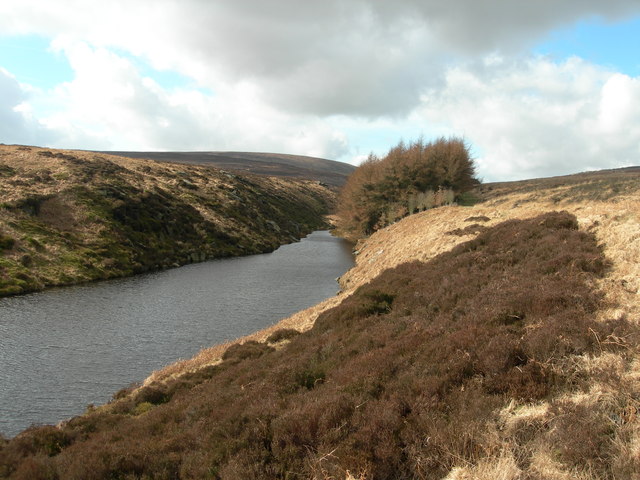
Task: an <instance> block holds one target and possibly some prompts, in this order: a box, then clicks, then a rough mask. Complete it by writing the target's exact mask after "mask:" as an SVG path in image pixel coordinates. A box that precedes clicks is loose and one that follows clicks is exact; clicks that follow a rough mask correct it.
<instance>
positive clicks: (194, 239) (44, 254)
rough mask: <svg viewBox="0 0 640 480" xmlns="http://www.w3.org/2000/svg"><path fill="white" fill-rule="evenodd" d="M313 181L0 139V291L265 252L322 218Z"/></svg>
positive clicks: (326, 205) (326, 195)
mask: <svg viewBox="0 0 640 480" xmlns="http://www.w3.org/2000/svg"><path fill="white" fill-rule="evenodd" d="M333 202H334V193H333V192H332V191H330V190H329V189H327V188H325V187H324V186H322V185H320V184H319V183H318V182H314V181H301V180H290V179H283V178H277V177H263V176H240V175H236V174H231V173H228V172H224V171H222V170H218V169H215V168H210V167H203V166H194V165H179V164H169V163H162V164H160V163H157V162H154V161H151V160H144V159H130V158H120V157H115V156H109V155H103V154H95V153H90V152H78V151H61V150H50V149H42V148H36V147H15V146H4V145H2V146H0V296H2V295H10V294H16V293H24V292H29V291H34V290H40V289H42V288H46V287H49V286H55V285H67V284H72V283H79V282H84V281H90V280H98V279H106V278H113V277H121V276H126V275H131V274H134V273H139V272H145V271H149V270H153V269H160V268H167V267H171V266H176V265H182V264H185V263H191V262H197V261H203V260H206V259H210V258H219V257H227V256H234V255H247V254H253V253H263V252H268V251H271V250H273V249H275V248H277V247H278V246H279V245H281V244H283V243H289V242H291V241H294V240H295V239H298V238H300V237H301V236H303V235H305V234H307V233H309V232H310V231H313V230H315V229H318V228H323V227H326V223H325V221H324V218H323V216H324V215H325V214H326V213H328V211H329V209H330V208H331V206H332V204H333Z"/></svg>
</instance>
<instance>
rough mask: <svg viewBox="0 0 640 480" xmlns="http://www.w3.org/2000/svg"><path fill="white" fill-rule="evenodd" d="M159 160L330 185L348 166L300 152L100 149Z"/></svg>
mask: <svg viewBox="0 0 640 480" xmlns="http://www.w3.org/2000/svg"><path fill="white" fill-rule="evenodd" d="M102 153H111V154H113V155H119V156H123V157H129V158H148V159H152V160H156V161H159V162H171V163H187V164H194V165H209V166H214V167H217V168H223V169H226V170H232V171H238V172H244V173H252V174H259V175H276V176H280V177H292V178H298V179H306V180H316V181H319V182H322V183H326V184H327V185H331V186H333V187H337V186H342V185H344V183H345V181H346V179H347V177H348V176H349V174H350V173H351V172H352V171H353V170H354V169H355V167H353V166H352V165H349V164H347V163H343V162H336V161H334V160H326V159H324V158H317V157H308V156H304V155H289V154H281V153H258V152H120V151H118V152H102Z"/></svg>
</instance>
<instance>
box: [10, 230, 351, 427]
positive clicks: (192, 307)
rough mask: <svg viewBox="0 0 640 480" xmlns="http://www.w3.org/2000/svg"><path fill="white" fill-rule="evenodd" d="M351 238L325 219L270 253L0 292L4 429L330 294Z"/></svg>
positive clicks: (92, 398) (105, 396)
mask: <svg viewBox="0 0 640 480" xmlns="http://www.w3.org/2000/svg"><path fill="white" fill-rule="evenodd" d="M351 248H352V245H351V244H349V243H348V242H346V241H345V240H342V239H339V238H336V237H333V236H331V235H330V234H329V232H325V231H320V232H314V233H312V234H311V235H309V236H308V237H306V238H304V239H302V241H301V242H298V243H292V244H288V245H284V246H282V247H280V248H279V249H277V250H276V251H274V252H272V253H268V254H263V255H253V256H247V257H234V258H230V259H223V260H212V261H208V262H204V263H198V264H192V265H187V266H183V267H180V268H176V269H171V270H164V271H160V272H154V273H149V274H144V275H138V276H135V277H128V278H123V279H117V280H108V281H104V282H99V283H91V284H83V285H78V286H73V287H64V288H58V289H52V290H48V291H44V292H39V293H33V294H28V295H24V296H19V297H8V298H3V299H0V346H1V347H2V348H1V351H0V386H1V387H2V388H1V389H0V390H1V391H0V412H1V413H0V433H2V434H3V435H5V436H6V435H15V434H16V433H18V432H19V431H21V430H22V429H24V428H26V427H28V426H29V425H31V424H32V423H35V424H42V423H56V422H58V421H60V420H63V419H65V418H68V417H70V416H73V415H77V414H79V413H82V412H83V411H84V409H85V408H86V406H87V405H88V404H102V403H105V402H106V401H108V400H109V398H110V397H111V395H112V394H113V393H114V392H116V391H117V390H119V389H120V388H123V387H126V386H127V385H129V384H131V383H132V382H136V381H140V380H142V379H144V378H146V377H147V376H148V375H149V374H150V373H151V372H152V371H154V370H157V369H159V368H161V367H163V366H164V365H167V364H170V363H173V362H175V361H177V360H178V359H180V358H189V357H191V356H193V355H194V354H195V353H197V352H198V351H199V350H200V349H201V348H203V347H208V346H211V345H215V344H218V343H222V342H224V341H226V340H231V339H234V338H238V337H241V336H244V335H248V334H250V333H253V332H255V331H257V330H260V329H262V328H265V327H268V326H270V325H272V324H274V323H276V322H277V321H278V320H280V319H282V318H285V317H288V316H289V315H291V314H293V313H295V312H297V311H299V310H302V309H304V308H307V307H310V306H312V305H315V304H317V303H319V302H320V301H322V300H324V299H325V298H328V297H331V296H333V295H334V294H335V293H336V292H337V291H338V289H339V286H338V285H337V283H336V281H335V279H336V278H337V277H339V276H341V275H342V274H344V272H345V271H346V270H348V269H349V268H351V266H353V257H352V255H351Z"/></svg>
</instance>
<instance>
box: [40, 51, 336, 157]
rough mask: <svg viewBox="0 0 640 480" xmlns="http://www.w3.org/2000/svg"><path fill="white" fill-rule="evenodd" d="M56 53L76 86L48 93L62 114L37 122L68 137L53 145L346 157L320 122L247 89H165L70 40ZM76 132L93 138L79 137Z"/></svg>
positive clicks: (117, 59)
mask: <svg viewBox="0 0 640 480" xmlns="http://www.w3.org/2000/svg"><path fill="white" fill-rule="evenodd" d="M57 48H59V49H61V50H62V51H64V52H65V54H66V56H67V57H68V59H69V62H70V65H71V67H72V69H73V71H74V79H73V80H72V81H70V82H66V83H63V84H61V85H59V86H58V87H56V88H55V89H54V91H53V92H48V93H47V98H48V101H49V102H52V101H55V102H56V103H57V104H58V105H59V106H60V108H59V109H54V111H55V113H54V114H52V115H50V116H48V117H46V118H43V123H45V124H46V125H47V126H49V127H50V128H51V129H54V130H57V131H66V132H68V134H67V135H66V136H65V137H62V138H59V139H57V140H56V141H55V142H54V143H53V146H60V147H63V146H69V145H77V142H78V141H82V142H84V145H83V148H93V149H117V150H126V149H135V150H272V151H291V152H300V151H302V152H305V153H307V154H309V155H317V156H326V157H339V156H342V155H344V153H345V150H344V149H345V139H344V137H343V135H341V134H340V133H339V132H337V131H335V130H333V129H331V128H330V127H329V126H328V124H327V123H326V122H323V121H321V120H319V119H317V118H316V117H308V116H302V115H298V116H291V115H287V114H284V113H282V112H280V111H278V110H275V109H274V108H272V107H270V106H269V105H266V104H264V103H263V102H262V101H261V100H260V98H258V96H257V93H256V90H257V89H256V88H255V87H254V86H253V85H252V84H251V83H249V82H241V83H238V84H235V85H231V86H223V87H221V88H220V89H219V90H218V91H217V92H216V93H210V94H207V93H203V92H202V91H200V90H198V89H187V88H179V89H172V90H167V89H164V88H163V87H161V86H160V85H158V84H157V83H156V82H155V81H154V80H152V79H150V78H148V77H144V76H142V74H141V73H140V72H139V71H138V70H137V69H136V67H135V66H134V65H133V64H132V63H131V61H129V60H128V59H126V58H124V57H122V56H119V55H117V54H115V53H114V52H112V51H110V50H107V49H105V48H92V47H91V46H89V45H87V44H85V43H77V42H74V41H67V42H65V43H63V42H58V43H57ZM51 98H53V99H54V100H51ZM76 125H82V126H83V131H84V133H85V134H86V135H89V136H90V137H91V138H89V139H88V138H87V137H86V135H85V137H83V138H80V137H79V136H78V135H79V134H80V133H81V132H78V131H77V130H76V129H75V128H74V126H76ZM87 143H88V144H89V145H88V146H87Z"/></svg>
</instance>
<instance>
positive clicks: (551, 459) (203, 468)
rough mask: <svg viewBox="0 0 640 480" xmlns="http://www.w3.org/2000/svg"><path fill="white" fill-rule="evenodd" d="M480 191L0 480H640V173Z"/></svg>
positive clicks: (407, 225) (20, 449)
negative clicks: (334, 288) (475, 200)
mask: <svg viewBox="0 0 640 480" xmlns="http://www.w3.org/2000/svg"><path fill="white" fill-rule="evenodd" d="M481 188H482V190H479V191H477V192H476V195H478V196H479V197H481V198H482V199H483V200H484V201H483V202H482V203H480V204H477V205H475V206H474V207H470V208H462V207H443V208H439V209H434V210H429V211H426V212H423V213H419V214H416V215H412V216H409V217H407V218H405V219H403V220H402V221H399V222H398V223H395V224H393V225H391V226H390V227H387V228H385V229H382V230H380V231H378V232H377V233H375V234H374V235H372V236H371V237H370V238H368V239H366V240H363V241H361V243H360V244H359V245H358V246H357V250H358V255H357V265H356V267H355V268H354V269H352V270H351V271H350V272H348V273H347V274H346V275H344V276H343V278H342V279H341V283H342V285H343V293H342V294H340V295H339V296H338V297H335V298H333V299H329V300H327V301H325V302H323V303H322V304H320V305H318V306H316V307H314V308H312V309H309V310H307V311H305V312H301V313H299V314H297V315H295V316H294V317H292V318H290V319H286V320H284V321H282V322H280V323H279V324H278V325H274V326H273V327H272V328H270V329H267V330H265V331H263V332H258V333H256V334H255V335H253V336H251V337H248V338H246V339H243V340H241V341H236V342H230V344H227V345H223V346H217V347H214V348H212V349H209V350H205V351H203V352H201V354H200V355H199V356H198V357H196V358H194V359H192V360H189V361H185V362H182V363H180V364H177V365H173V366H170V367H167V368H166V369H164V370H162V371H159V372H156V373H154V375H152V377H150V378H149V379H148V380H147V382H145V386H143V387H142V388H138V389H131V390H128V391H122V392H119V393H118V394H117V395H116V397H117V399H114V401H113V402H112V403H110V404H108V405H106V406H103V407H98V408H96V409H95V410H93V411H92V412H89V413H87V414H86V415H84V416H81V417H78V418H75V419H72V420H70V421H68V422H66V423H65V424H63V425H60V426H58V427H40V428H32V429H30V430H27V431H25V432H23V433H22V434H20V435H19V436H18V437H16V438H15V439H12V440H10V441H8V442H6V443H5V444H4V445H2V446H1V447H0V476H6V477H10V478H29V479H38V478H52V479H55V478H60V479H67V478H69V479H75V478H78V479H80V478H82V479H84V478H122V479H125V478H228V479H236V478H257V479H260V478H265V479H267V478H269V479H270V478H292V479H293V478H315V479H329V478H332V479H343V478H344V479H355V478H357V479H359V480H361V479H384V478H389V479H390V478H393V479H396V478H399V479H403V478H407V479H408V478H417V479H423V478H429V479H431V478H433V479H436V478H437V479H445V478H446V479H447V480H462V479H465V480H466V479H478V480H489V479H504V480H516V479H567V480H568V479H584V480H591V479H612V480H613V479H638V478H640V476H639V474H638V472H640V421H639V420H638V408H639V407H640V360H639V359H638V348H637V347H638V341H639V338H638V318H640V317H639V313H640V303H639V302H638V299H637V295H638V288H639V287H640V284H639V279H640V264H639V263H638V262H637V258H640V221H639V218H638V212H640V193H639V188H640V175H638V172H637V171H633V170H629V171H619V172H606V173H602V174H588V175H580V176H573V177H562V178H557V179H548V180H544V181H531V182H518V183H515V184H513V183H512V184H494V185H483V186H482V187H481ZM470 226H472V228H469V227H470ZM480 227H483V228H480ZM291 329H296V330H298V331H301V332H304V333H301V334H299V335H295V334H294V333H293V332H292V331H291ZM243 342H244V344H243V345H241V343H243Z"/></svg>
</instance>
